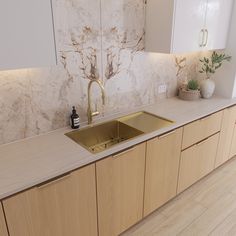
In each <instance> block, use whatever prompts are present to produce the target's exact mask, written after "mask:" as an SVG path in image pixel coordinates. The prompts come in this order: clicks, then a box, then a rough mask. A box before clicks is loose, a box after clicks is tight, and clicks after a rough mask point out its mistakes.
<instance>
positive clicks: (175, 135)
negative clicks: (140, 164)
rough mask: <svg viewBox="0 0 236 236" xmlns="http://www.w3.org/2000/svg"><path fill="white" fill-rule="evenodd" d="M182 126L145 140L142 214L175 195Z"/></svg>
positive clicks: (154, 208) (147, 212) (148, 212)
mask: <svg viewBox="0 0 236 236" xmlns="http://www.w3.org/2000/svg"><path fill="white" fill-rule="evenodd" d="M182 133H183V128H180V129H177V130H175V131H174V132H170V133H169V134H166V135H164V136H161V137H158V138H155V139H153V140H150V141H148V142H147V152H146V153H147V154H146V171H145V194H144V216H147V215H148V214H150V213H151V212H153V211H154V210H156V209H157V208H158V207H160V206H161V205H163V204H164V203H166V202H167V201H169V200H170V199H171V198H173V197H175V196H176V193H177V181H178V173H179V162H180V153H181V142H182Z"/></svg>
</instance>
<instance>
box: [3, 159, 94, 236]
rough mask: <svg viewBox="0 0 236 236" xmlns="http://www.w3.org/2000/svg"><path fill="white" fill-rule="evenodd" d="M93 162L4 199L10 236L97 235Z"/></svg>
mask: <svg viewBox="0 0 236 236" xmlns="http://www.w3.org/2000/svg"><path fill="white" fill-rule="evenodd" d="M95 183H96V182H95V164H93V165H90V166H87V167H84V168H82V169H80V170H78V171H75V172H72V173H71V174H70V175H67V176H64V177H62V178H60V179H56V180H55V181H52V182H49V183H46V184H44V185H41V186H39V187H36V188H33V189H31V190H29V191H25V192H23V193H20V194H17V195H15V196H13V197H11V198H8V199H6V200H4V201H3V206H4V209H5V213H6V219H7V223H8V227H9V232H10V235H11V236H19V235H22V236H23V235H24V236H54V235H55V236H65V235H70V236H78V235H81V236H94V235H97V211H96V209H97V208H96V184H95Z"/></svg>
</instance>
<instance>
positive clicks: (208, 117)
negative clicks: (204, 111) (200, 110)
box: [200, 116, 211, 121]
mask: <svg viewBox="0 0 236 236" xmlns="http://www.w3.org/2000/svg"><path fill="white" fill-rule="evenodd" d="M210 118H211V116H207V117H204V118H202V119H201V120H200V121H206V120H209V119H210Z"/></svg>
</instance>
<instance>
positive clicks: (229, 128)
mask: <svg viewBox="0 0 236 236" xmlns="http://www.w3.org/2000/svg"><path fill="white" fill-rule="evenodd" d="M235 121H236V107H232V108H227V109H225V110H224V114H223V119H222V124H221V131H220V139H219V144H218V151H217V156H216V161H215V168H217V167H219V166H220V165H222V164H224V163H225V162H226V161H228V160H229V158H230V157H232V156H234V155H236V150H233V148H232V150H230V148H231V143H233V142H232V138H233V133H234V126H235ZM233 146H234V145H232V147H233ZM233 153H235V154H234V155H233Z"/></svg>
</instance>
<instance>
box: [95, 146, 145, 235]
mask: <svg viewBox="0 0 236 236" xmlns="http://www.w3.org/2000/svg"><path fill="white" fill-rule="evenodd" d="M145 152H146V143H143V144H139V145H137V146H136V147H134V148H131V149H128V150H126V151H124V152H122V153H120V154H118V155H115V156H111V157H108V158H105V159H104V160H101V161H98V162H97V163H96V171H97V194H98V195H97V197H98V222H99V235H101V236H117V235H119V234H120V233H122V232H123V231H125V230H127V229H128V228H129V227H131V226H132V225H134V224H136V223H137V222H138V221H140V220H141V219H142V217H143V195H144V194H143V193H144V172H145Z"/></svg>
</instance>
